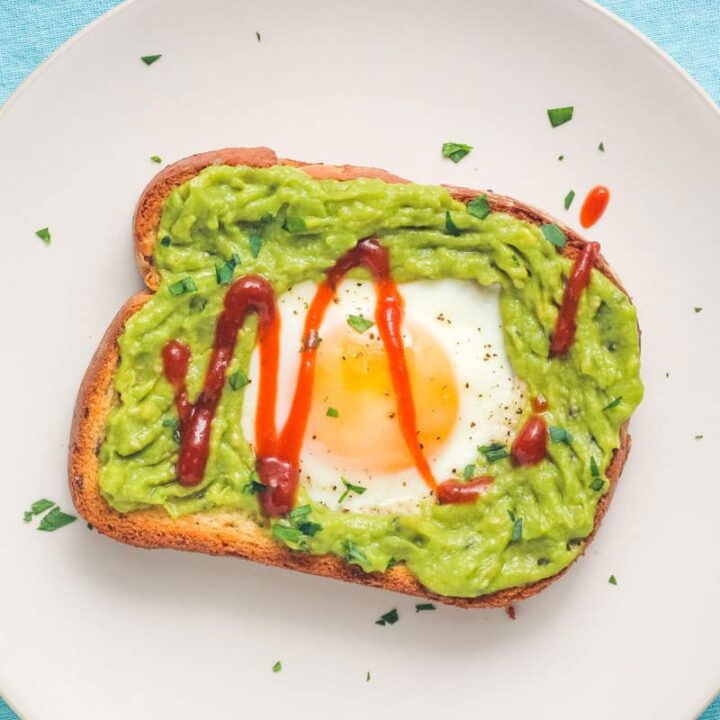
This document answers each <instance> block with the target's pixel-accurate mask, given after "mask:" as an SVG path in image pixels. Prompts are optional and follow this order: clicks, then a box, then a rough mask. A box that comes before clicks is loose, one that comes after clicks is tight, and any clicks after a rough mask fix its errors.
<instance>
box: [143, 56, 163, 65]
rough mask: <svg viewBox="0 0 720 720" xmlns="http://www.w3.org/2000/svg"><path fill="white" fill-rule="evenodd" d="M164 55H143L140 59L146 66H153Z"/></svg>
mask: <svg viewBox="0 0 720 720" xmlns="http://www.w3.org/2000/svg"><path fill="white" fill-rule="evenodd" d="M161 57H162V55H143V56H142V57H141V58H140V59H141V60H142V61H143V62H144V63H145V64H146V65H152V64H153V63H154V62H157V61H158V60H159V59H160V58H161Z"/></svg>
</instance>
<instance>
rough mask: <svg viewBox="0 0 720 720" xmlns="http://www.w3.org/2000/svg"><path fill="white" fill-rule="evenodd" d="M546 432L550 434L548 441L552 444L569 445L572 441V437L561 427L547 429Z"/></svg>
mask: <svg viewBox="0 0 720 720" xmlns="http://www.w3.org/2000/svg"><path fill="white" fill-rule="evenodd" d="M548 432H549V433H550V439H551V440H552V441H553V442H554V443H565V444H567V445H570V443H571V442H572V440H573V436H572V435H571V434H570V433H569V432H568V431H567V430H566V429H565V428H562V427H557V426H555V427H552V426H551V427H550V428H548Z"/></svg>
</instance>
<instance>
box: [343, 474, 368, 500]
mask: <svg viewBox="0 0 720 720" xmlns="http://www.w3.org/2000/svg"><path fill="white" fill-rule="evenodd" d="M340 480H341V482H342V484H343V485H344V486H345V490H344V491H343V494H342V495H341V496H340V498H339V499H338V503H341V502H342V501H343V500H344V499H345V498H346V497H347V496H348V495H349V494H350V493H351V492H354V493H355V494H356V495H362V494H363V493H364V492H365V491H366V490H367V488H366V487H363V486H362V485H353V484H352V483H351V482H348V481H347V480H346V479H345V478H344V477H341V478H340Z"/></svg>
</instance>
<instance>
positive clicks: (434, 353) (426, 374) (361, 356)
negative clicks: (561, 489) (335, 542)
mask: <svg viewBox="0 0 720 720" xmlns="http://www.w3.org/2000/svg"><path fill="white" fill-rule="evenodd" d="M399 287H400V292H401V294H402V296H403V299H404V305H405V314H404V321H403V328H402V335H403V341H404V345H405V358H406V363H407V367H408V373H409V377H410V384H411V387H412V393H413V399H414V405H415V412H416V417H417V429H418V440H419V442H420V444H421V446H422V448H423V452H424V454H425V457H426V458H427V460H428V462H429V465H430V468H431V470H432V472H433V474H434V476H435V478H436V479H437V480H438V482H441V481H443V480H447V479H449V478H451V477H457V476H458V475H462V473H463V469H464V467H465V466H466V465H468V464H471V463H473V462H474V460H475V459H476V457H477V447H478V446H479V445H487V444H490V443H492V442H501V443H505V442H507V441H508V439H509V437H510V435H511V433H512V431H513V428H514V425H515V423H516V420H517V417H518V414H519V413H520V412H521V407H522V397H523V387H522V384H521V382H520V381H519V380H517V379H516V378H515V376H514V375H513V372H512V369H511V367H510V363H509V361H508V359H507V356H506V354H505V350H504V341H503V336H502V325H501V321H500V313H499V306H498V293H499V288H497V287H483V286H480V285H478V284H477V283H474V282H472V281H465V280H455V279H443V280H421V281H416V282H411V283H405V284H402V285H400V286H399ZM315 291H316V286H315V285H314V284H312V283H309V282H308V283H302V284H300V285H297V286H295V287H294V288H293V289H292V290H291V291H289V292H287V293H284V294H282V295H281V296H280V297H279V298H278V312H279V315H280V326H281V333H280V345H281V350H280V363H279V374H278V400H277V407H276V422H277V425H278V427H282V425H283V423H284V421H285V418H286V416H287V413H288V411H289V409H290V405H291V402H292V398H293V393H294V390H295V381H296V377H297V372H298V366H299V360H300V353H299V349H300V346H301V339H302V333H303V323H304V321H305V315H306V312H307V308H308V305H309V303H310V302H311V301H312V298H313V295H314V294H315ZM374 313H375V287H374V285H373V283H372V282H369V281H359V280H352V279H346V280H344V281H343V282H342V283H341V284H340V285H339V287H338V291H337V295H336V298H335V301H334V302H333V303H331V304H330V306H329V308H328V311H327V313H326V315H325V318H324V320H323V324H322V326H321V328H320V338H321V342H320V344H319V346H318V350H317V361H316V369H315V381H314V387H313V396H312V406H311V410H310V415H309V418H308V424H307V430H306V433H305V438H304V441H303V448H302V452H301V456H300V470H301V479H300V483H301V485H302V486H303V487H304V488H305V489H306V490H307V492H308V494H309V496H310V497H311V498H313V499H314V500H316V501H318V502H322V503H324V504H326V505H327V506H328V507H331V508H337V507H342V508H343V509H347V510H352V511H356V512H359V511H362V512H393V513H411V512H414V511H416V510H417V508H418V505H419V502H420V501H421V500H422V499H423V498H425V497H427V496H428V495H429V494H430V493H431V490H430V488H429V487H428V485H427V484H426V483H425V481H424V480H423V479H422V477H421V476H420V475H419V473H418V471H417V470H416V468H415V466H414V463H413V460H412V458H411V456H410V453H409V451H408V449H407V447H406V444H405V442H404V440H403V437H402V434H401V431H400V425H399V422H398V419H397V415H396V404H395V395H394V392H393V387H392V382H391V379H390V373H389V368H388V360H387V356H386V354H385V351H384V347H383V343H382V342H381V340H380V338H379V335H378V333H377V329H376V327H375V326H374V324H373V325H371V326H369V327H367V325H368V324H369V322H372V321H374ZM363 321H369V322H363ZM258 372H259V359H258V352H257V350H255V351H254V352H253V356H252V358H251V362H250V369H249V377H250V380H251V382H250V384H249V385H248V387H247V390H246V396H245V402H244V408H243V416H242V427H243V431H244V433H245V436H246V437H247V438H249V439H250V440H251V441H252V439H253V435H254V416H255V406H256V402H257V387H258V382H257V378H258ZM349 486H359V487H361V488H365V490H364V491H358V490H353V489H352V488H351V487H349Z"/></svg>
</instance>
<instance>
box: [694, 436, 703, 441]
mask: <svg viewBox="0 0 720 720" xmlns="http://www.w3.org/2000/svg"><path fill="white" fill-rule="evenodd" d="M704 437H705V436H704V435H696V436H695V439H696V440H702V439H703V438H704Z"/></svg>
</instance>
